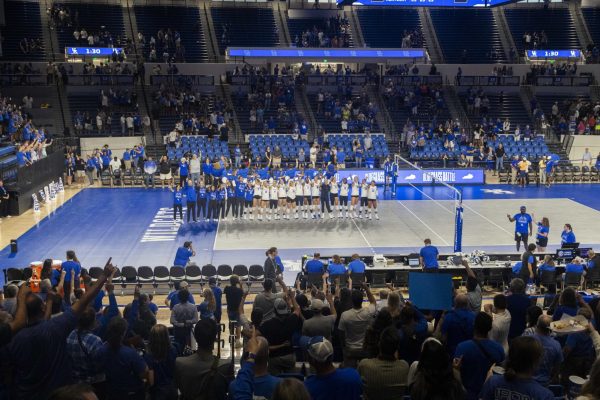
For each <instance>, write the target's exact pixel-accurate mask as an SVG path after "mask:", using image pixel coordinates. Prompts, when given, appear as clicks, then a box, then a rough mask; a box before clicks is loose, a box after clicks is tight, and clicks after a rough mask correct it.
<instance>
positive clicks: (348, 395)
mask: <svg viewBox="0 0 600 400" xmlns="http://www.w3.org/2000/svg"><path fill="white" fill-rule="evenodd" d="M300 347H301V348H302V349H304V351H306V354H307V356H308V362H309V363H310V366H311V367H312V368H314V370H315V372H316V373H315V375H311V376H309V377H308V378H306V381H304V385H305V386H306V389H308V392H309V393H310V396H311V398H312V400H359V399H361V398H362V381H361V377H360V375H359V374H358V371H356V369H354V368H336V367H335V366H334V365H333V363H332V361H333V345H332V344H331V342H330V341H329V340H327V339H325V338H324V337H322V336H315V337H312V338H310V337H306V336H303V337H302V338H300Z"/></svg>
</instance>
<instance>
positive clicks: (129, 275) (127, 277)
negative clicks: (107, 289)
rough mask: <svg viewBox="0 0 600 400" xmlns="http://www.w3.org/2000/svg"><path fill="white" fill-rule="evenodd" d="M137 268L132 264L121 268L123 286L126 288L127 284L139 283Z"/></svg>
mask: <svg viewBox="0 0 600 400" xmlns="http://www.w3.org/2000/svg"><path fill="white" fill-rule="evenodd" d="M137 283H138V280H137V270H136V269H135V268H134V267H132V266H131V265H126V266H124V267H123V268H122V269H121V287H122V288H123V289H125V288H126V287H127V285H137Z"/></svg>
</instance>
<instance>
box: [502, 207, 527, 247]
mask: <svg viewBox="0 0 600 400" xmlns="http://www.w3.org/2000/svg"><path fill="white" fill-rule="evenodd" d="M520 211H521V212H520V213H519V214H515V215H514V216H512V217H511V216H510V214H507V215H506V216H507V217H508V220H509V221H510V222H514V223H515V242H516V243H517V251H519V250H520V249H521V242H523V245H524V246H525V248H527V244H528V241H529V236H531V235H532V234H533V225H532V222H533V218H531V215H529V214H527V208H526V207H525V206H521V209H520Z"/></svg>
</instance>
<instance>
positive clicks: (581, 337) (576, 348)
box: [560, 307, 596, 386]
mask: <svg viewBox="0 0 600 400" xmlns="http://www.w3.org/2000/svg"><path fill="white" fill-rule="evenodd" d="M577 315H580V316H583V317H585V319H586V320H587V321H588V323H589V321H590V320H591V319H592V311H591V310H590V309H589V308H588V307H586V308H583V307H582V308H580V309H579V311H578V312H577ZM584 325H587V323H586V324H584ZM563 355H564V357H565V360H564V362H563V364H562V369H561V373H560V376H561V384H563V385H565V386H568V385H569V376H571V375H575V376H587V375H588V374H589V372H590V369H591V368H592V364H593V363H594V361H595V360H596V350H595V349H594V343H593V341H592V338H591V336H590V333H589V331H583V332H578V333H571V334H569V335H567V341H566V343H565V346H564V347H563Z"/></svg>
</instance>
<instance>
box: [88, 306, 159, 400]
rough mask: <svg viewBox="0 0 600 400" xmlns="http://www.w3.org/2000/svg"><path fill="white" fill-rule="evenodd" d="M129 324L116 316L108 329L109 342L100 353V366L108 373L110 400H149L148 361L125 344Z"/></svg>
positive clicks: (107, 388)
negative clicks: (147, 389) (145, 385)
mask: <svg viewBox="0 0 600 400" xmlns="http://www.w3.org/2000/svg"><path fill="white" fill-rule="evenodd" d="M126 332H127V321H126V320H125V319H123V318H121V317H114V318H113V319H111V320H110V322H109V323H108V327H107V328H106V335H105V336H106V343H105V344H104V347H103V348H102V349H101V350H100V352H99V356H98V358H99V365H100V366H101V367H102V368H103V370H104V372H105V374H106V392H107V397H106V398H107V400H118V399H123V398H126V399H129V400H145V397H146V393H145V390H144V379H146V378H147V375H148V367H147V366H146V362H145V361H144V359H143V358H142V356H140V355H139V354H138V353H137V351H136V350H134V349H133V348H131V347H129V346H124V345H123V338H125V333H126Z"/></svg>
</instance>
